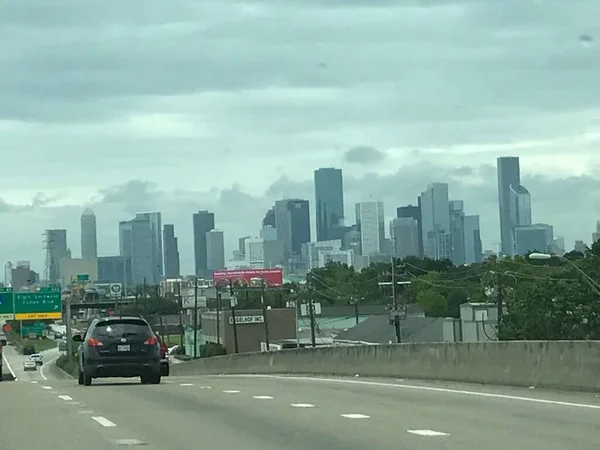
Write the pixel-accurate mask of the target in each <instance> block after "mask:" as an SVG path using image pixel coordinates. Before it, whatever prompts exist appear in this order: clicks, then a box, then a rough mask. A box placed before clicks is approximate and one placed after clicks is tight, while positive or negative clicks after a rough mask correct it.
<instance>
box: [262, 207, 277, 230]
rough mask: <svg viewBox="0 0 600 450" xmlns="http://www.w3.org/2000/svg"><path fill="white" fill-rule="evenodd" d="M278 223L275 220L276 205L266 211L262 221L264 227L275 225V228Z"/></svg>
mask: <svg viewBox="0 0 600 450" xmlns="http://www.w3.org/2000/svg"><path fill="white" fill-rule="evenodd" d="M275 225H276V220H275V207H273V208H271V209H269V210H268V211H267V212H266V213H265V217H264V218H263V221H262V227H261V228H264V227H273V228H275Z"/></svg>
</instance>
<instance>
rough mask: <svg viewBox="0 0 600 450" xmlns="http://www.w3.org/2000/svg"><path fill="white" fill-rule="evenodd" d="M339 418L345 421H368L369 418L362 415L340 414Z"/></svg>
mask: <svg viewBox="0 0 600 450" xmlns="http://www.w3.org/2000/svg"><path fill="white" fill-rule="evenodd" d="M340 416H341V417H344V418H346V419H370V418H371V416H366V415H364V414H340Z"/></svg>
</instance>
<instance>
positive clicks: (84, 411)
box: [79, 409, 94, 414]
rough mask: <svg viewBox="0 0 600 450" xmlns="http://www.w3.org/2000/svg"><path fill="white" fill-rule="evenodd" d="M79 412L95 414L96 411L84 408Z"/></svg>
mask: <svg viewBox="0 0 600 450" xmlns="http://www.w3.org/2000/svg"><path fill="white" fill-rule="evenodd" d="M79 414H94V411H92V410H85V409H84V410H81V411H79Z"/></svg>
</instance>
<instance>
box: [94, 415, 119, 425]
mask: <svg viewBox="0 0 600 450" xmlns="http://www.w3.org/2000/svg"><path fill="white" fill-rule="evenodd" d="M92 420H95V421H96V422H98V423H99V424H100V425H102V426H103V427H107V428H108V427H116V426H117V425H116V424H114V423H113V422H111V421H110V420H108V419H107V418H105V417H102V416H94V417H92Z"/></svg>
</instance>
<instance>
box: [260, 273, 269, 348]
mask: <svg viewBox="0 0 600 450" xmlns="http://www.w3.org/2000/svg"><path fill="white" fill-rule="evenodd" d="M260 302H261V303H262V308H263V322H264V324H265V344H266V346H267V351H269V350H270V347H271V346H270V345H269V322H268V317H267V315H268V310H267V302H265V280H264V279H263V280H262V286H261V293H260Z"/></svg>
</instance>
